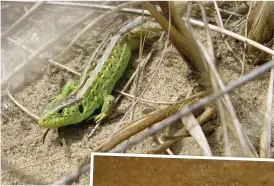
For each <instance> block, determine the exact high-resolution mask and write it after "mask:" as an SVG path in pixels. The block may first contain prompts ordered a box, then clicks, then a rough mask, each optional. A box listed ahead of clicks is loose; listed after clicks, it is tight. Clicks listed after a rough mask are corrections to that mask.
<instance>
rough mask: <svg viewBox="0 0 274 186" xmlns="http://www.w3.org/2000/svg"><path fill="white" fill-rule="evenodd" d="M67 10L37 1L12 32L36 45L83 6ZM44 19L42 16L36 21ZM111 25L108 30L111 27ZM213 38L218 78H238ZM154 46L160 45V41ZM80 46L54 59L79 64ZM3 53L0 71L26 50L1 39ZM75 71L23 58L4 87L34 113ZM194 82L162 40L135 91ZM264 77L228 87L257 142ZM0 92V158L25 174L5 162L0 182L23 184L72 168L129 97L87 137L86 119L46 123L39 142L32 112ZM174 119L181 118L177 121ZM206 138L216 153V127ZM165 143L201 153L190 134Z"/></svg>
mask: <svg viewBox="0 0 274 186" xmlns="http://www.w3.org/2000/svg"><path fill="white" fill-rule="evenodd" d="M70 10H71V9H70V8H62V9H61V8H60V9H58V8H55V7H50V8H49V7H48V8H44V9H43V10H41V11H39V13H36V14H35V15H34V16H32V17H31V19H29V20H28V22H29V24H28V25H25V26H26V28H24V29H22V31H21V32H20V33H19V34H16V37H17V38H21V39H22V42H23V43H24V45H26V46H27V47H29V48H31V49H33V50H36V49H37V48H38V47H40V46H41V45H42V44H41V43H44V42H46V41H47V40H48V39H49V38H51V37H52V36H53V35H55V34H57V33H58V32H59V31H58V29H62V28H65V27H66V26H68V25H70V24H72V23H73V22H74V21H76V20H78V19H80V18H81V17H82V16H83V15H84V14H86V13H87V12H88V10H82V11H70ZM4 13H5V12H2V16H3V14H4ZM54 14H56V15H54ZM61 14H62V15H64V14H65V15H66V16H63V17H61V16H60V15H61ZM99 14H100V13H98V14H96V15H97V16H98V15H99ZM57 17H58V18H57ZM128 17H129V16H128ZM122 18H123V19H124V17H120V18H117V20H116V22H115V23H114V24H115V25H116V26H118V25H119V24H120V23H121V22H122V20H123V19H122ZM46 19H47V20H48V22H43V21H42V20H44V21H45V20H46ZM53 20H54V21H55V22H56V24H54V25H55V26H52V24H50V23H52V21H53ZM109 22H110V20H106V21H105V22H104V24H102V25H100V27H98V29H96V30H91V31H90V32H88V33H87V34H85V35H84V36H83V37H82V38H81V39H80V40H79V41H78V42H77V44H79V45H91V46H94V45H95V41H94V36H96V35H97V34H98V33H99V31H100V30H102V28H104V26H105V25H107V24H108V23H109ZM7 24H8V23H7ZM85 24H87V23H85ZM35 25H36V26H35ZM37 25H38V26H37ZM56 25H57V26H56ZM82 26H83V25H82ZM22 27H23V26H22ZM112 28H113V29H114V30H115V27H112ZM242 28H243V26H242V27H241V26H240V27H239V28H238V29H237V32H238V33H241V29H242ZM79 31H80V28H78V29H75V30H74V31H73V32H72V33H71V34H69V35H68V36H66V37H65V38H63V39H62V41H61V42H60V43H58V44H56V45H55V46H54V47H52V48H50V50H48V51H47V52H46V53H43V54H42V56H43V57H53V56H54V55H56V54H58V53H59V52H60V51H61V50H62V48H64V46H65V45H66V44H67V43H68V42H69V41H70V39H71V38H72V37H73V36H75V35H76V33H78V32H79ZM106 34H107V32H103V34H102V35H101V36H100V38H101V39H103V38H104V36H105V35H106ZM195 34H196V35H198V36H199V37H200V38H203V30H201V29H198V28H196V29H195ZM214 34H215V33H214ZM213 41H214V46H215V50H216V52H218V51H220V52H219V53H220V56H221V57H220V60H219V61H218V66H219V68H220V69H221V71H222V76H223V77H224V80H225V81H226V82H227V83H229V82H232V81H234V80H236V79H238V78H239V76H240V73H241V64H240V63H239V62H238V61H237V60H236V59H235V58H234V57H233V55H232V54H231V53H229V51H228V49H227V48H226V47H225V45H224V43H223V39H222V38H221V37H220V36H219V35H218V36H217V37H214V40H213ZM228 41H229V43H230V45H231V47H232V48H233V49H234V51H235V53H236V54H237V55H239V56H240V57H241V56H242V54H243V43H241V42H237V41H235V40H233V39H230V38H228ZM38 43H40V45H38ZM162 44H163V43H162ZM158 47H159V48H161V46H158ZM80 51H81V50H79V48H77V47H76V46H74V47H73V48H72V49H71V50H70V52H69V53H68V54H67V55H66V56H65V57H64V58H63V59H62V60H60V61H59V62H61V63H62V64H64V65H66V66H67V67H70V68H72V69H74V70H76V71H78V72H81V70H82V69H83V65H84V62H85V60H84V59H83V60H81V61H80V62H79V61H78V57H79V55H80ZM147 51H149V48H147V49H146V51H145V53H146V52H147ZM2 55H3V57H2V63H5V64H8V63H9V65H7V66H8V68H7V70H6V73H7V72H8V71H9V69H10V68H14V66H16V65H18V64H19V63H20V62H22V61H23V59H25V58H26V57H27V56H28V55H29V53H27V52H26V51H24V50H23V49H22V48H20V47H17V46H15V45H12V44H8V43H7V42H5V43H2ZM161 55H162V50H160V51H157V52H156V53H155V54H154V55H153V57H152V59H151V60H150V61H149V64H148V65H147V66H146V68H145V70H144V78H143V81H142V82H141V87H142V88H143V87H145V86H146V84H147V83H148V80H149V79H150V77H151V74H152V72H153V71H154V70H155V67H156V64H157V62H158V61H159V59H160V58H161ZM136 56H137V54H135V57H133V60H131V62H130V65H129V67H128V69H127V71H126V73H125V75H124V76H123V77H122V79H121V81H119V83H118V84H117V86H116V88H117V89H119V90H121V89H122V87H123V86H124V85H125V83H126V82H127V80H128V79H129V78H130V76H131V75H132V73H133V71H134V70H135V68H136V66H137V65H138V64H137V62H136V60H134V59H136ZM248 60H249V62H248V63H246V67H245V70H246V73H248V72H250V71H252V70H254V69H255V68H256V66H255V65H253V64H252V63H250V62H252V59H250V58H248ZM75 77H76V76H74V75H72V74H71V73H69V72H67V71H65V70H61V69H59V68H56V67H54V66H53V65H50V64H48V63H39V60H37V61H36V63H35V65H31V66H28V68H26V70H25V71H24V73H21V74H19V75H17V76H16V77H14V78H13V81H12V82H11V83H10V91H11V93H12V94H13V96H14V97H15V99H16V100H17V101H19V102H20V103H21V104H22V105H24V106H25V107H26V108H27V109H28V110H29V111H30V112H32V113H34V114H36V115H38V116H39V114H40V113H41V111H42V109H43V107H44V106H45V105H46V104H47V103H48V102H49V101H50V100H51V99H52V98H53V97H54V96H56V95H57V94H58V92H59V91H60V89H61V87H62V86H61V85H62V84H63V83H64V82H65V81H67V80H69V79H70V78H75ZM197 84H198V81H197V80H195V79H194V78H192V76H191V75H190V71H189V69H188V67H187V65H186V63H185V62H184V61H183V60H182V59H181V58H180V56H179V55H178V54H177V51H176V50H175V49H174V47H173V46H172V45H169V46H168V48H167V51H166V54H165V57H164V59H163V61H162V63H161V65H160V67H159V70H158V71H157V72H156V75H155V77H154V80H153V81H152V82H151V84H150V86H149V88H148V89H147V91H146V92H145V93H144V95H143V97H142V98H144V99H148V100H153V101H165V102H174V101H177V100H178V99H179V98H181V97H184V96H186V95H187V93H188V92H189V91H190V90H191V89H192V88H193V87H196V86H197ZM268 84H269V73H265V74H263V75H261V76H260V77H259V78H257V79H255V80H254V81H252V82H249V83H248V84H246V85H244V86H243V87H242V88H241V89H237V90H236V91H234V92H233V93H232V94H231V98H232V101H233V104H234V106H235V108H236V111H237V114H238V116H239V118H240V121H241V123H242V125H243V128H244V130H245V131H246V133H247V134H248V135H249V136H250V139H251V141H252V143H253V144H254V145H255V146H256V147H257V146H258V140H259V135H260V131H261V127H262V121H263V118H264V107H265V100H266V93H267V87H268ZM127 92H128V93H130V94H133V86H131V87H130V88H129V90H128V91H127ZM114 95H115V96H117V95H118V94H117V93H114ZM1 99H2V103H1V139H2V140H1V158H2V162H5V163H6V164H3V165H9V166H12V167H13V169H16V170H17V171H19V172H21V173H24V174H25V175H26V176H25V177H24V178H20V177H19V176H18V175H16V174H14V173H12V172H11V171H9V170H8V169H2V174H1V176H2V184H28V183H33V182H36V183H45V184H47V183H52V182H53V181H56V180H58V179H61V178H62V177H64V176H65V175H67V174H69V173H70V172H71V171H72V170H73V169H74V168H76V167H77V165H78V164H79V163H80V162H81V160H82V159H83V157H84V156H85V155H86V154H87V153H88V152H90V151H91V150H92V149H94V148H95V147H96V146H98V145H99V144H100V143H101V142H102V141H104V140H105V139H106V138H108V137H110V136H111V135H112V134H113V131H114V130H115V129H117V127H118V126H119V125H120V124H119V121H120V119H121V118H122V117H123V114H124V113H125V112H126V111H127V110H128V109H129V108H130V107H131V105H132V99H131V98H128V97H124V96H123V97H122V99H121V101H120V102H119V103H118V105H117V106H116V110H115V112H114V113H113V114H116V113H120V114H119V115H117V117H114V118H112V119H109V120H106V121H104V122H103V124H102V126H101V128H100V129H99V130H97V131H96V133H95V135H94V136H92V137H91V138H88V134H89V132H90V131H91V130H92V129H93V127H94V124H93V123H92V122H90V123H84V124H78V125H73V126H68V127H64V128H61V129H60V133H59V137H58V134H57V132H56V131H54V130H51V131H50V132H49V133H48V135H47V137H46V140H45V142H44V143H42V141H41V139H42V136H43V134H44V132H45V129H41V128H39V126H38V125H37V121H36V120H35V119H33V118H32V117H30V116H28V115H27V114H26V113H25V112H24V111H22V110H21V109H20V108H18V107H17V106H16V105H15V104H14V103H13V102H12V101H11V100H10V99H9V98H8V96H7V93H6V91H5V90H2V94H1ZM164 107H166V105H162V104H151V103H143V102H140V103H139V104H137V106H136V109H135V112H134V118H135V119H137V118H140V117H142V116H145V115H147V114H149V113H151V112H153V111H155V110H158V109H160V108H164ZM128 119H129V115H128V116H127V117H126V119H125V121H128ZM176 125H178V124H174V125H173V127H175V128H179V127H178V126H176ZM179 125H180V126H181V124H179ZM209 125H214V126H219V125H220V122H219V119H218V118H216V117H215V118H214V119H213V120H210V121H209ZM231 138H233V137H231ZM207 139H208V142H209V144H210V147H211V149H212V151H213V154H214V155H215V156H222V155H223V136H222V128H221V127H218V128H216V130H215V131H214V132H213V133H212V134H211V135H209V136H207ZM156 145H158V142H157V141H156V140H155V138H154V137H149V138H147V139H146V140H144V141H143V142H141V143H140V144H138V145H136V146H134V147H131V148H130V149H129V150H128V151H127V153H146V152H147V151H148V150H149V149H151V148H152V147H154V146H156ZM171 150H172V151H173V152H174V154H178V155H202V150H201V148H200V147H199V145H198V144H197V143H196V142H195V140H194V139H193V138H191V137H189V138H185V139H182V140H181V141H179V142H178V143H176V145H174V146H173V147H172V148H171ZM232 152H233V155H234V156H238V155H239V148H238V145H237V143H236V142H235V140H233V139H232ZM3 165H2V166H3ZM2 168H3V167H2ZM88 182H89V176H88V174H84V175H82V176H81V177H80V179H79V180H77V181H76V182H75V184H88Z"/></svg>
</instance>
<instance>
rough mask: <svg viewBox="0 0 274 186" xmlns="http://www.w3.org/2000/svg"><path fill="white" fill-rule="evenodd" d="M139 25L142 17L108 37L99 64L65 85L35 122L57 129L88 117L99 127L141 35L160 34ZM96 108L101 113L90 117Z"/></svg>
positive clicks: (41, 125) (109, 107) (108, 109)
mask: <svg viewBox="0 0 274 186" xmlns="http://www.w3.org/2000/svg"><path fill="white" fill-rule="evenodd" d="M141 21H142V19H141V17H139V18H137V19H135V20H134V21H131V22H130V23H129V24H126V25H125V26H123V27H122V28H121V29H120V30H119V31H118V32H117V33H116V34H115V35H114V36H113V37H111V40H110V43H109V45H108V47H107V48H106V50H105V52H104V54H103V56H102V57H101V59H100V60H99V62H98V64H97V65H96V66H95V65H94V63H89V64H88V65H87V66H86V67H85V69H84V70H83V72H82V74H81V78H80V81H79V82H76V81H74V80H70V81H69V82H67V84H66V85H65V86H64V87H63V89H62V91H61V93H60V94H59V95H58V96H57V97H56V98H55V99H54V100H53V101H52V102H51V103H50V104H49V105H47V106H46V108H45V109H44V111H43V113H42V115H41V117H40V119H39V121H38V124H39V126H40V127H44V128H58V127H62V126H66V125H71V124H77V123H80V122H82V121H84V120H86V119H89V118H91V117H92V118H93V119H94V120H95V122H96V123H98V122H100V121H102V120H103V119H104V118H105V117H107V116H108V115H109V113H110V111H111V108H112V105H113V100H114V97H113V96H112V95H111V92H112V90H113V89H114V86H115V84H116V83H117V81H118V80H119V79H120V78H121V76H122V75H123V73H124V71H125V69H126V67H127V65H128V62H129V60H130V57H131V52H132V51H133V50H135V49H138V48H139V44H140V35H142V36H144V35H146V34H150V33H152V32H157V31H159V30H161V27H160V26H155V25H154V26H150V27H148V28H147V27H145V28H144V27H140V26H139V25H140V24H141ZM137 26H139V27H137ZM141 33H142V34H141ZM92 57H93V58H94V57H95V56H94V55H93V56H92ZM99 108H101V113H100V114H98V115H97V116H93V115H94V112H95V110H97V109H99Z"/></svg>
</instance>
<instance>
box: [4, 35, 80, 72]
mask: <svg viewBox="0 0 274 186" xmlns="http://www.w3.org/2000/svg"><path fill="white" fill-rule="evenodd" d="M7 39H8V40H9V41H11V42H12V43H14V44H16V45H17V46H20V47H21V48H23V49H25V50H26V51H28V52H30V53H31V54H33V53H34V51H33V50H31V49H30V48H28V47H27V46H25V45H23V44H21V43H19V42H18V41H16V40H14V39H13V38H11V37H8V38H7ZM38 58H39V59H41V61H42V62H44V60H43V59H42V58H40V57H38ZM47 62H49V63H51V64H53V65H55V66H57V67H59V68H61V69H65V70H67V71H69V72H71V73H73V74H75V75H78V76H80V75H81V74H80V73H78V72H76V71H74V70H72V69H70V68H68V67H66V66H64V65H62V64H60V63H58V62H56V61H53V60H52V59H47Z"/></svg>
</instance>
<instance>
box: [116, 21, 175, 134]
mask: <svg viewBox="0 0 274 186" xmlns="http://www.w3.org/2000/svg"><path fill="white" fill-rule="evenodd" d="M169 26H170V22H169ZM167 38H169V32H168V36H167ZM167 45H168V39H167V40H166V43H165V48H164V50H163V53H162V56H161V58H160V60H159V61H158V63H157V64H156V67H155V69H154V71H153V73H152V76H151V78H150V79H149V81H148V83H147V85H146V87H145V88H144V89H143V91H142V92H141V94H140V95H139V97H138V98H137V99H136V101H135V102H134V103H133V104H132V106H131V107H130V108H129V109H128V111H127V112H126V113H125V114H124V116H123V117H122V119H121V120H120V122H119V125H118V126H120V125H121V123H122V122H123V120H124V118H125V117H126V115H127V114H128V113H129V112H130V111H131V110H132V108H133V107H134V106H135V105H136V104H137V103H138V101H139V100H140V98H141V96H142V95H143V94H144V93H145V91H146V90H147V88H148V87H149V85H150V83H151V82H152V80H153V79H154V76H155V74H156V72H157V71H158V69H159V67H160V65H161V64H162V61H163V58H164V56H165V52H166V48H167ZM114 131H115V130H114Z"/></svg>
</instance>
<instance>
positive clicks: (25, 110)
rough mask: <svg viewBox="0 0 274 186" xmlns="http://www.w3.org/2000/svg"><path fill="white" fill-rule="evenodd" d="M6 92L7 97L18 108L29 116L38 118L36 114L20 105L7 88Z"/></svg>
mask: <svg viewBox="0 0 274 186" xmlns="http://www.w3.org/2000/svg"><path fill="white" fill-rule="evenodd" d="M7 93H8V96H9V98H10V99H11V100H12V101H13V102H14V103H15V104H16V105H17V106H18V107H19V108H20V109H22V110H23V111H24V112H25V113H27V114H28V115H29V116H30V117H32V118H34V119H36V120H39V117H38V116H36V115H35V114H33V113H31V112H30V111H29V110H28V109H26V108H25V107H24V106H23V105H21V104H20V103H19V102H18V101H17V100H16V99H15V98H14V97H13V96H12V95H11V93H10V91H9V89H8V88H7Z"/></svg>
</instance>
